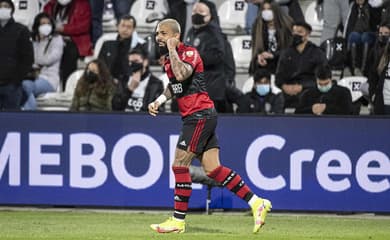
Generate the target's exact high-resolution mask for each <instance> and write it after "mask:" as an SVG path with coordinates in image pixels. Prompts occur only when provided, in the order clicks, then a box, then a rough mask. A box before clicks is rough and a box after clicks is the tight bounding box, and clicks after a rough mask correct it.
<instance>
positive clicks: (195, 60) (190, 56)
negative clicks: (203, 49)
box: [182, 48, 201, 69]
mask: <svg viewBox="0 0 390 240" xmlns="http://www.w3.org/2000/svg"><path fill="white" fill-rule="evenodd" d="M182 61H183V62H185V63H188V64H190V65H191V67H192V68H193V69H196V66H197V65H198V64H199V63H200V61H201V58H200V55H199V52H198V51H197V50H196V49H194V48H188V49H186V50H185V51H183V54H182Z"/></svg>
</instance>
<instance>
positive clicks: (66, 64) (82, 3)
mask: <svg viewBox="0 0 390 240" xmlns="http://www.w3.org/2000/svg"><path fill="white" fill-rule="evenodd" d="M44 12H46V13H48V14H49V15H50V16H52V17H53V19H54V20H55V24H56V29H55V30H56V32H57V33H59V34H61V35H62V36H63V37H64V40H65V48H64V56H63V58H62V61H61V80H62V84H63V86H65V82H66V79H67V78H68V76H69V75H70V74H71V73H72V72H74V71H75V70H76V69H77V60H78V58H79V57H85V56H91V55H92V41H91V35H90V31H91V15H92V14H91V7H90V5H89V2H88V0H50V1H49V2H48V3H47V4H46V5H45V7H44Z"/></svg>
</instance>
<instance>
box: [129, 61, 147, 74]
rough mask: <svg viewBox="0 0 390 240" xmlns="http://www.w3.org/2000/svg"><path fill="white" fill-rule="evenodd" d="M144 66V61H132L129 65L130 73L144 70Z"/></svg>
mask: <svg viewBox="0 0 390 240" xmlns="http://www.w3.org/2000/svg"><path fill="white" fill-rule="evenodd" d="M143 67H144V65H143V64H142V63H138V62H130V67H129V71H130V74H131V73H135V72H138V71H140V70H142V68H143Z"/></svg>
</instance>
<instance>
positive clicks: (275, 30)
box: [249, 0, 292, 74]
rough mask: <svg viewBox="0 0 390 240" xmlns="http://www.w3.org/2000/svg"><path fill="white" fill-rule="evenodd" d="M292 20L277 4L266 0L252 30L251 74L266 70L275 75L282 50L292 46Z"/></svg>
mask: <svg viewBox="0 0 390 240" xmlns="http://www.w3.org/2000/svg"><path fill="white" fill-rule="evenodd" d="M291 27H292V19H291V18H290V17H289V16H288V15H287V14H285V13H284V12H282V11H281V10H280V7H279V5H278V4H277V3H275V2H273V1H272V0H265V1H264V2H263V4H262V5H261V14H260V15H259V16H258V17H257V19H256V21H255V24H254V25H253V29H252V61H251V64H250V67H249V73H250V74H253V73H254V72H255V71H256V70H257V69H259V68H265V69H267V70H268V71H270V72H271V73H272V74H275V71H276V66H277V63H278V60H279V54H280V51H281V50H282V49H285V48H287V47H289V46H290V45H291V40H292V34H291Z"/></svg>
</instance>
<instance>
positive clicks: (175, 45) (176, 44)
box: [167, 38, 179, 50]
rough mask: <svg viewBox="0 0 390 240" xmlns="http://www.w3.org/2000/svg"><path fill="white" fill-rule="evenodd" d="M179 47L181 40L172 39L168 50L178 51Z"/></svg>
mask: <svg viewBox="0 0 390 240" xmlns="http://www.w3.org/2000/svg"><path fill="white" fill-rule="evenodd" d="M178 45H179V40H178V39H177V38H170V39H168V40H167V48H168V50H172V49H176V47H177V46H178Z"/></svg>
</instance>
